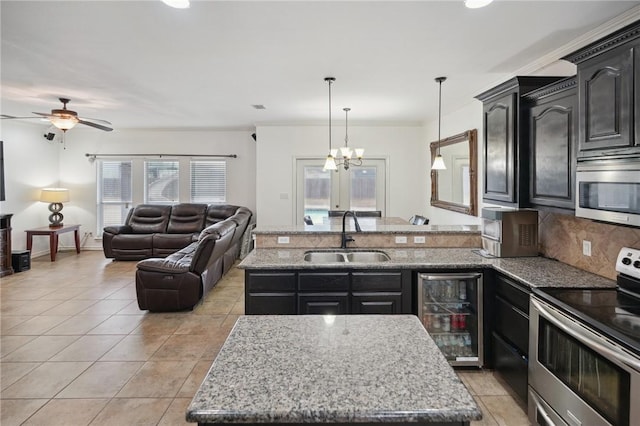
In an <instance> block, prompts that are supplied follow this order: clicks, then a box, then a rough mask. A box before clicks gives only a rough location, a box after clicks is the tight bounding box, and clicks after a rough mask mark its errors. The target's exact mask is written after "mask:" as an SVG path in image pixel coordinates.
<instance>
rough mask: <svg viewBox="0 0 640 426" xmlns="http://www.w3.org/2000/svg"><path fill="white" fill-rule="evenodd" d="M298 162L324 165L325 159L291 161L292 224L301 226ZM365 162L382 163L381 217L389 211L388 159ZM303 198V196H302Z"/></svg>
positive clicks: (300, 157)
mask: <svg viewBox="0 0 640 426" xmlns="http://www.w3.org/2000/svg"><path fill="white" fill-rule="evenodd" d="M299 160H311V161H317V162H318V164H324V162H325V160H326V157H319V156H308V155H301V156H294V157H293V160H292V163H293V164H292V167H291V170H293V173H292V174H291V175H292V177H291V179H292V183H291V187H292V189H293V190H292V198H293V199H292V203H291V217H293V224H294V225H301V224H303V223H304V221H303V216H302V215H300V214H299V213H298V202H299V201H300V200H299V197H300V194H299V190H300V188H299V187H298V174H299V173H300V170H298V161H299ZM367 160H377V161H382V162H383V163H384V166H383V168H384V178H383V180H382V183H383V185H384V188H383V193H384V200H383V202H382V205H383V206H384V208H383V209H382V213H383V216H386V213H387V212H388V211H389V199H390V196H389V188H390V187H391V186H390V177H389V174H390V173H389V170H390V168H391V167H390V162H391V161H390V158H389V156H387V155H377V156H372V157H366V158H365V159H364V160H363V163H364V165H367V163H366V162H367ZM333 189H334V188H333V184H332V190H333ZM302 196H304V195H302Z"/></svg>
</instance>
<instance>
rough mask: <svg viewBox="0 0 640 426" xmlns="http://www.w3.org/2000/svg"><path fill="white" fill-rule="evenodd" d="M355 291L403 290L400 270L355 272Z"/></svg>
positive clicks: (353, 285) (353, 281) (353, 280)
mask: <svg viewBox="0 0 640 426" xmlns="http://www.w3.org/2000/svg"><path fill="white" fill-rule="evenodd" d="M351 279H352V284H351V285H352V289H353V291H401V290H402V274H401V273H400V272H353V273H352V275H351Z"/></svg>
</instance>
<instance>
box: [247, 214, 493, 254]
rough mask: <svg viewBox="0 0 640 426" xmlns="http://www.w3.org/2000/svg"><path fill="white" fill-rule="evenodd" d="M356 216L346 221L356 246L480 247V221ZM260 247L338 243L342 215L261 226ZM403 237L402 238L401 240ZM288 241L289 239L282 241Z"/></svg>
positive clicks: (257, 235) (258, 233) (257, 231)
mask: <svg viewBox="0 0 640 426" xmlns="http://www.w3.org/2000/svg"><path fill="white" fill-rule="evenodd" d="M358 223H359V224H360V228H361V232H356V229H355V224H354V222H353V218H351V217H348V218H347V220H346V221H345V232H346V233H348V234H349V235H350V236H351V237H352V238H353V239H354V242H353V243H351V245H352V246H354V247H360V248H363V247H390V248H398V247H408V248H420V247H480V245H481V240H480V227H479V226H477V225H411V224H409V222H407V221H406V220H404V219H402V218H399V217H382V218H368V217H363V218H358ZM252 234H253V236H254V237H255V246H256V247H257V248H330V247H339V246H340V239H341V234H342V218H327V219H325V221H324V223H321V224H317V225H282V226H266V227H260V226H258V227H257V228H256V229H254V230H253V231H252ZM398 239H401V240H402V241H403V242H398ZM283 240H284V241H286V242H283Z"/></svg>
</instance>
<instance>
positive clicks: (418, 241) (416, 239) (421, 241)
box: [413, 236, 426, 244]
mask: <svg viewBox="0 0 640 426" xmlns="http://www.w3.org/2000/svg"><path fill="white" fill-rule="evenodd" d="M425 241H426V239H425V237H424V236H422V237H413V242H414V243H415V244H424V243H425Z"/></svg>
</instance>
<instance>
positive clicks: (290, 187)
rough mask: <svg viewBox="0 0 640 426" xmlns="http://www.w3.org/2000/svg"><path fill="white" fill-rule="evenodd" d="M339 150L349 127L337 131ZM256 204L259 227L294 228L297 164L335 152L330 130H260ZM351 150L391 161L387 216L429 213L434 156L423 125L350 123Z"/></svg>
mask: <svg viewBox="0 0 640 426" xmlns="http://www.w3.org/2000/svg"><path fill="white" fill-rule="evenodd" d="M332 130H333V132H332V143H333V147H334V148H338V147H339V146H342V145H344V123H340V122H339V123H337V124H335V125H334V126H332ZM257 135H258V141H257V154H256V159H257V161H256V165H257V182H256V193H257V198H256V204H257V210H258V211H259V212H260V215H259V218H258V221H259V225H262V226H269V225H291V224H293V223H295V220H294V207H295V206H294V205H293V203H294V199H295V193H294V179H293V171H294V170H293V169H294V159H295V158H296V157H319V158H325V157H326V155H327V153H328V150H329V136H328V129H327V126H323V125H316V126H312V125H309V126H303V125H299V126H296V125H282V126H258V127H257ZM349 146H350V147H353V148H356V147H358V148H364V149H365V162H366V157H367V156H370V157H385V158H387V162H388V176H387V180H388V182H389V188H387V196H388V197H389V200H388V203H387V205H388V209H387V212H386V214H387V216H397V217H403V218H406V219H408V218H409V217H411V215H413V214H417V213H420V212H423V211H424V210H425V208H426V203H427V202H428V198H427V193H426V192H425V188H426V187H427V186H428V183H429V176H428V162H429V154H428V152H426V150H425V144H424V140H423V131H422V126H421V125H417V124H416V125H412V124H407V125H365V124H352V123H351V122H350V123H349Z"/></svg>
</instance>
